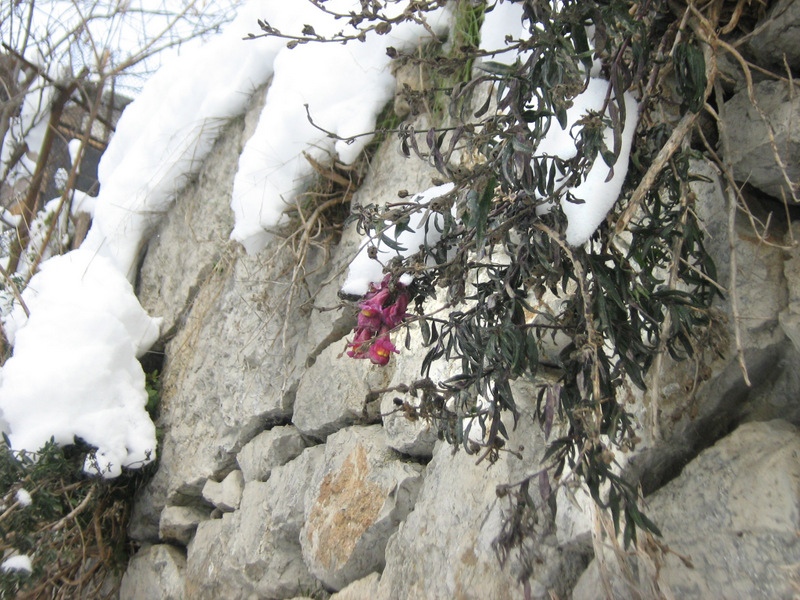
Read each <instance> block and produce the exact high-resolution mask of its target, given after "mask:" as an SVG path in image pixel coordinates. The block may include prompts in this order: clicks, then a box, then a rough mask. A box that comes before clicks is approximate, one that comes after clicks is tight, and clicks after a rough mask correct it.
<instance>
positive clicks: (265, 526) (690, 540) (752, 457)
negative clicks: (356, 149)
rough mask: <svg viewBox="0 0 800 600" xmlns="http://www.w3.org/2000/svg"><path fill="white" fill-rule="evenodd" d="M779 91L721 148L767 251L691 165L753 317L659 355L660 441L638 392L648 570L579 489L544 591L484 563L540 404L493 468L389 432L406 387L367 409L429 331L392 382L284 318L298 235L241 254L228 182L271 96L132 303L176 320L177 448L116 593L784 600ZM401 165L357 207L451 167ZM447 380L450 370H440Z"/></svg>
mask: <svg viewBox="0 0 800 600" xmlns="http://www.w3.org/2000/svg"><path fill="white" fill-rule="evenodd" d="M796 6H797V4H796V3H793V2H791V0H786V1H782V2H777V3H775V7H774V8H773V14H772V15H770V16H768V18H769V19H771V20H770V21H769V23H770V25H769V26H768V27H767V26H765V27H763V28H761V29H759V31H760V33H759V34H758V35H756V36H753V37H752V38H751V39H750V40H749V42H748V46H747V51H748V52H750V53H751V56H752V57H753V58H754V59H756V60H759V61H761V63H762V64H774V63H775V56H774V55H775V48H776V47H777V48H778V49H780V48H786V49H787V50H786V52H787V60H789V61H793V62H792V63H791V64H792V66H793V68H795V69H800V63H799V62H798V60H800V59H798V54H797V52H796V51H795V50H792V49H791V48H796V41H797V39H798V38H797V36H794V35H793V34H792V32H793V31H796V30H797V28H798V27H800V16H798V15H797V9H796ZM787 19H788V21H787ZM781 35H783V36H788V37H784V38H781V39H779V38H778V37H777V36H781ZM733 75H734V76H736V75H735V73H733ZM789 85H790V84H788V83H785V82H780V81H765V82H763V83H757V85H756V88H755V90H754V92H755V97H756V98H757V99H758V105H759V106H760V107H761V111H760V112H759V111H757V110H754V108H753V105H752V103H751V102H750V98H749V95H748V92H747V90H746V89H742V88H741V86H738V87H736V88H735V89H734V91H732V97H731V99H730V100H729V102H728V103H726V104H725V106H724V107H722V110H721V111H720V112H721V114H722V117H723V119H725V122H726V123H728V125H730V127H729V130H730V132H731V135H730V137H729V138H728V140H727V141H726V142H725V144H727V145H726V146H724V147H723V148H722V151H723V152H724V154H725V157H726V160H728V161H729V163H730V164H731V166H732V172H733V173H734V175H735V177H736V178H737V179H739V180H741V181H743V182H744V181H747V182H748V186H752V189H753V190H755V191H754V192H753V194H751V196H753V197H756V200H754V203H753V205H752V207H751V208H752V211H754V212H756V213H758V212H759V211H762V212H763V213H764V214H766V213H770V212H771V213H773V219H774V221H773V227H772V229H770V231H769V232H768V236H769V239H765V238H764V237H761V238H760V237H758V236H756V235H755V234H754V232H753V228H752V224H751V223H750V221H749V219H748V218H746V216H745V215H744V214H743V213H741V212H739V213H738V215H737V218H736V220H735V222H733V224H732V226H729V221H728V214H729V209H730V207H731V203H732V202H735V199H734V197H733V196H732V195H731V192H730V186H729V185H728V182H726V181H725V178H724V177H723V176H722V175H721V174H720V173H719V172H718V171H717V170H716V169H715V168H714V167H713V166H711V164H710V163H706V162H701V161H698V162H696V163H694V164H693V166H692V171H693V173H695V174H696V175H698V176H699V177H698V180H697V181H696V182H695V183H694V184H693V186H692V191H693V192H694V193H695V194H696V196H697V206H698V210H699V211H700V212H701V216H702V217H703V219H704V222H705V226H706V228H707V233H708V245H709V248H710V250H711V252H712V254H713V255H714V257H715V260H716V262H717V265H718V268H719V271H720V282H722V283H723V285H725V286H726V287H728V286H729V285H730V282H731V272H732V271H731V267H732V266H735V269H736V271H735V283H736V287H737V292H738V303H739V309H738V313H737V314H734V312H733V310H732V308H731V302H730V294H729V293H726V294H725V296H724V298H722V299H720V300H719V301H718V304H717V306H716V307H715V308H716V310H717V311H718V314H719V315H720V325H719V326H718V327H717V328H716V329H715V330H714V331H713V332H712V335H710V336H709V339H708V340H707V344H706V346H705V347H704V348H702V349H701V352H699V355H698V356H697V357H696V360H694V361H689V362H684V363H670V362H669V361H668V360H667V361H666V364H665V365H664V367H663V370H662V373H661V375H660V376H659V379H658V390H657V392H658V394H657V400H658V406H659V407H660V410H659V412H658V427H657V429H656V428H652V427H649V426H648V425H647V424H648V423H649V420H650V416H649V415H650V414H651V413H650V411H651V409H652V399H651V398H643V397H641V395H639V394H637V393H635V392H634V391H633V390H632V391H631V393H630V397H629V398H628V400H629V408H630V410H631V411H632V412H633V413H634V414H635V415H636V416H637V419H638V421H639V422H640V423H641V424H642V432H641V438H642V442H641V444H640V445H639V447H638V448H637V450H636V452H635V453H632V454H631V455H630V456H626V457H624V458H625V460H622V457H620V461H621V462H623V463H624V464H625V465H626V466H625V472H626V474H627V476H629V477H630V478H632V479H633V480H634V481H639V482H640V483H641V485H642V488H643V490H644V492H645V494H646V495H647V497H646V503H647V513H648V515H650V516H651V517H652V518H653V519H654V520H655V521H656V523H657V524H658V525H659V526H660V527H661V530H662V532H663V534H664V536H663V538H662V539H657V540H650V541H649V542H648V541H647V540H646V543H643V546H642V547H643V548H644V549H643V550H642V551H641V552H639V553H638V554H634V555H627V556H623V555H621V554H620V553H619V552H615V551H614V547H613V544H612V545H611V546H606V547H605V549H603V547H601V546H599V545H598V544H597V540H598V539H599V538H598V533H599V531H600V528H601V527H602V524H603V520H602V518H601V516H598V515H597V514H596V512H595V511H594V510H593V509H592V506H591V502H590V501H588V499H587V498H588V497H587V495H586V493H585V492H584V491H583V490H582V489H581V488H580V486H577V485H576V486H564V487H562V488H561V490H560V491H559V494H558V496H557V503H556V510H555V512H553V511H551V510H550V508H549V507H548V506H547V505H545V504H542V505H541V506H539V509H540V510H539V514H540V517H541V522H540V523H538V524H537V527H538V529H539V531H540V535H539V536H538V537H537V545H536V547H535V548H532V549H530V548H529V552H528V553H527V554H526V556H527V557H528V558H530V557H531V556H533V557H535V560H533V561H532V562H533V564H532V565H531V569H532V573H533V575H532V577H531V578H529V579H527V580H526V581H524V582H522V583H520V581H519V577H518V575H519V568H520V561H519V558H520V557H518V556H511V557H509V558H508V560H506V561H505V562H504V563H502V564H501V561H500V560H498V556H497V554H496V553H495V551H494V546H493V541H494V540H495V539H496V538H497V536H498V535H499V533H500V531H501V525H502V523H503V521H504V519H505V518H506V517H507V516H508V515H507V510H508V506H509V505H508V503H507V500H506V499H503V498H500V497H498V495H497V493H496V487H497V486H498V485H500V484H505V483H509V482H515V481H519V480H521V479H523V478H524V477H526V476H528V475H530V474H532V473H535V472H536V471H537V470H538V469H539V468H540V466H539V465H540V461H541V459H542V456H543V453H544V450H545V448H546V441H545V439H544V436H543V433H542V432H541V431H540V429H539V427H538V425H537V424H536V423H535V422H534V419H533V406H534V402H535V390H534V389H532V388H526V387H524V386H520V387H519V388H518V390H517V391H516V394H515V395H516V397H517V399H518V402H519V404H520V410H521V418H520V422H519V424H518V425H517V427H516V429H514V430H513V433H512V434H511V439H510V441H509V447H510V448H514V449H519V451H518V454H519V456H516V455H515V454H512V453H502V454H501V458H500V460H498V461H497V462H496V463H495V464H494V465H492V466H489V465H487V464H486V463H485V462H484V463H477V461H476V457H475V456H469V455H467V454H466V453H464V452H463V451H457V450H456V449H454V448H452V447H450V446H448V445H447V444H445V443H444V442H442V441H439V440H438V438H437V435H436V431H435V429H433V428H432V426H431V425H430V424H426V423H425V422H423V421H411V420H409V419H406V418H405V417H404V416H403V415H401V414H397V413H394V412H393V409H394V403H393V399H394V396H395V395H396V394H383V395H382V396H381V395H378V399H377V400H375V399H374V397H373V396H374V395H371V394H370V392H371V391H372V390H377V389H383V388H387V387H392V386H394V385H396V384H398V383H401V382H406V381H408V380H409V379H411V378H412V377H414V376H415V375H416V373H418V372H419V365H420V361H421V359H422V355H421V353H420V351H414V350H413V349H414V348H420V347H421V344H420V343H419V340H420V333H419V331H418V330H417V329H416V328H415V326H414V325H412V326H411V332H410V335H411V340H412V343H411V348H412V350H411V351H407V350H405V349H403V350H402V351H401V353H400V354H399V355H398V356H396V357H394V358H393V359H392V361H391V362H390V363H389V365H388V366H386V367H379V366H374V365H371V364H370V363H369V362H368V361H355V360H351V359H348V358H347V357H346V356H345V357H343V356H342V355H343V352H344V350H345V343H346V342H345V340H344V337H345V336H346V335H347V334H348V332H349V330H350V328H351V327H352V325H353V323H354V320H355V317H354V315H352V314H349V313H347V311H346V310H344V311H342V310H334V311H319V310H314V311H311V312H310V313H309V312H308V311H304V310H301V309H300V308H299V306H300V304H301V303H300V302H299V301H298V300H304V299H305V297H302V298H300V297H298V296H294V297H293V299H294V301H293V302H291V303H290V302H289V300H288V298H289V294H290V290H291V289H292V288H291V273H292V266H293V264H294V263H293V260H294V256H293V254H292V253H291V252H290V251H288V250H287V247H286V246H285V244H284V243H283V240H282V239H281V238H279V237H276V238H275V239H274V241H273V243H272V244H271V246H270V247H268V248H266V249H265V250H264V251H262V252H261V253H260V254H259V255H258V256H247V255H245V254H244V253H243V251H242V250H241V248H239V247H237V246H236V245H234V244H232V243H230V242H229V241H228V233H229V231H230V229H231V226H232V222H231V216H230V210H229V207H228V202H229V198H230V192H231V186H232V179H233V174H234V171H235V169H236V164H237V159H238V155H239V152H240V151H241V148H242V143H243V140H245V139H246V138H247V136H248V135H250V134H251V133H252V130H253V127H254V120H255V119H256V118H257V116H258V113H259V110H260V108H261V104H260V102H262V101H263V95H264V91H263V90H260V91H259V92H257V93H256V94H255V95H254V99H253V104H252V106H251V107H250V109H249V111H248V114H247V115H246V116H245V117H244V118H243V119H240V120H238V121H236V122H234V123H231V124H230V125H229V126H228V128H227V130H226V131H225V133H224V134H223V135H222V136H221V137H220V139H219V141H218V142H217V145H216V147H215V148H214V151H213V153H212V155H211V156H210V157H209V159H208V160H207V162H206V166H205V168H204V169H203V171H202V172H201V174H200V176H199V178H198V179H197V180H196V181H195V182H193V183H191V184H190V185H189V186H188V187H187V188H186V189H185V190H184V192H183V193H182V194H181V196H180V199H179V201H178V202H177V203H176V206H175V208H174V209H173V210H172V211H171V212H170V213H169V214H167V215H165V218H164V220H163V222H162V224H161V226H160V229H159V230H158V231H157V233H156V234H155V235H154V237H153V239H152V240H151V241H150V244H149V247H148V250H147V254H146V257H145V259H144V263H143V265H142V267H141V272H140V275H139V280H138V292H139V295H140V298H141V301H142V303H143V305H144V307H145V308H146V309H147V310H148V311H149V312H150V313H151V314H156V315H158V316H162V317H164V318H165V329H164V336H163V339H162V341H161V345H160V347H159V348H158V349H157V353H163V357H164V365H163V375H162V381H163V393H162V400H161V408H160V410H161V414H160V417H159V420H158V423H157V424H158V427H159V428H160V431H161V432H162V438H161V441H160V443H161V448H160V462H159V467H158V471H157V472H156V474H155V476H154V478H153V479H152V480H151V481H150V482H149V483H148V484H147V486H146V487H145V488H144V489H143V490H142V491H141V493H140V494H139V496H138V497H137V499H136V503H135V507H134V516H133V520H132V523H131V526H130V533H131V536H132V538H133V539H134V540H136V541H137V542H139V543H140V544H141V548H140V550H139V551H138V553H137V554H136V555H135V556H134V557H133V559H132V560H131V562H130V565H129V567H128V570H127V573H126V574H125V576H124V578H123V583H122V588H121V594H120V597H121V598H122V599H123V600H144V599H150V598H168V599H176V600H177V599H184V598H185V599H192V600H194V599H203V598H209V599H211V598H213V599H215V600H216V599H223V598H224V599H248V600H250V599H256V598H258V599H272V598H275V599H284V598H300V597H313V598H322V597H328V596H329V595H330V594H332V596H331V597H332V598H334V599H336V600H368V599H369V600H373V599H379V600H414V599H420V600H422V599H442V600H444V599H458V600H466V599H475V600H479V599H481V600H482V599H488V598H492V599H501V600H502V599H513V598H527V597H530V598H570V597H573V598H575V599H576V600H577V599H584V598H587V599H588V598H602V597H607V596H610V597H617V598H633V597H641V598H651V597H659V596H658V594H665V596H666V597H675V598H697V599H701V598H791V597H793V596H792V594H793V593H794V591H793V590H795V589H796V586H797V581H798V578H800V573H798V571H797V565H798V564H800V545H798V542H797V531H800V467H799V466H798V465H800V462H798V454H800V432H798V430H797V429H796V428H795V426H800V402H798V397H799V395H800V369H798V366H799V365H800V277H799V276H800V272H799V271H800V251H798V250H797V249H796V248H793V249H792V240H798V239H800V226H798V225H795V224H789V223H786V222H785V221H786V219H785V218H783V217H782V216H781V215H783V214H785V213H786V211H785V210H784V209H783V208H780V210H776V207H779V206H780V205H779V204H777V203H776V200H775V198H776V197H778V198H779V197H780V196H781V195H785V196H786V197H787V200H789V201H790V202H791V195H792V194H791V192H794V193H795V194H797V188H796V186H795V188H794V190H792V189H791V188H790V187H789V183H788V182H787V181H786V179H785V178H784V176H783V173H782V172H781V171H780V170H779V169H777V168H776V166H775V160H772V161H770V160H767V158H764V157H765V156H767V155H771V154H772V152H771V149H772V146H770V147H769V148H765V147H764V144H765V141H764V140H765V138H769V135H767V134H765V131H767V133H769V131H771V132H772V134H773V135H774V136H776V140H777V145H778V148H779V150H780V152H782V153H784V154H782V155H781V156H782V160H783V162H784V163H785V165H787V169H786V173H787V174H788V175H789V178H790V180H792V179H793V180H794V181H796V179H797V165H798V156H799V155H800V151H798V148H800V130H799V129H798V124H799V123H800V117H798V115H800V111H798V106H797V98H798V97H800V94H798V93H797V92H798V90H797V89H795V90H794V92H793V93H790V89H789V87H788V86H789ZM762 113H764V114H762ZM792 116H794V117H795V118H792ZM762 117H766V119H767V122H769V126H767V125H765V120H764V119H763V118H762ZM765 128H766V129H765ZM396 146H397V144H396V142H395V141H394V140H391V139H390V140H388V141H387V142H385V143H384V144H383V145H382V146H381V148H380V149H379V150H378V152H377V155H376V156H375V157H374V158H373V159H372V163H371V166H370V169H369V173H368V175H367V177H366V179H365V181H364V182H363V184H362V186H361V187H360V189H359V190H358V192H357V193H356V195H355V197H354V199H353V201H354V202H361V203H371V202H377V203H386V202H390V201H393V200H394V199H396V198H397V192H398V190H401V189H405V190H409V191H412V192H413V191H417V190H423V189H425V188H427V187H429V186H430V185H431V183H432V179H433V178H434V177H436V176H437V174H436V173H435V172H434V171H433V170H432V169H430V168H429V167H428V166H426V165H425V164H424V163H422V162H420V161H418V160H414V159H406V158H403V157H402V155H401V154H400V152H398V149H397V147H396ZM767 157H768V156H767ZM773 159H774V156H773ZM748 189H750V188H748ZM768 196H772V198H770V197H768ZM771 203H774V204H773V205H772V206H771ZM776 215H777V216H776ZM781 218H783V223H779V222H778V221H779V220H780V219H781ZM357 247H358V236H357V234H356V232H355V231H354V230H353V229H352V228H350V229H346V230H345V232H344V235H343V238H342V240H341V242H340V243H339V244H338V245H337V246H336V247H335V248H334V249H333V250H334V251H333V256H332V257H331V259H330V261H329V262H327V263H325V264H324V265H323V263H322V256H321V255H313V256H311V257H310V258H309V261H310V262H309V267H314V266H321V265H322V267H321V270H319V271H317V272H316V273H315V274H314V275H313V276H312V278H311V280H310V281H309V283H310V287H311V288H312V289H315V288H317V287H319V293H318V295H317V296H316V297H315V299H314V304H315V306H317V307H333V306H336V305H337V304H338V302H339V300H338V297H337V292H338V289H339V286H340V285H341V283H342V281H343V276H344V271H345V268H346V265H347V263H348V261H349V259H350V258H352V257H353V256H354V254H355V251H356V249H357ZM787 248H790V249H789V250H787ZM731 249H733V250H731ZM732 253H733V257H732ZM732 258H733V259H734V260H731V259H732ZM294 293H299V292H294ZM735 322H738V324H739V329H740V337H741V350H742V354H743V357H744V360H745V363H746V365H747V371H748V376H749V380H750V385H749V386H748V385H747V383H746V381H745V378H744V375H743V371H742V369H741V368H740V365H739V363H738V361H737V352H736V347H735V343H734V339H735V333H736V332H735V330H734V323H735ZM447 368H448V367H447V366H444V367H442V370H441V371H440V372H439V373H437V375H438V376H439V377H441V378H444V377H446V376H447V373H446V370H447ZM651 377H652V375H651ZM651 381H652V379H651ZM511 429H512V428H511V424H509V430H511ZM655 431H657V432H658V435H655V434H654V432H655ZM593 541H594V542H593ZM647 544H650V546H649V547H648V545H647ZM648 548H649V549H648ZM587 565H588V567H587ZM637 594H640V595H637ZM669 594H672V596H669Z"/></svg>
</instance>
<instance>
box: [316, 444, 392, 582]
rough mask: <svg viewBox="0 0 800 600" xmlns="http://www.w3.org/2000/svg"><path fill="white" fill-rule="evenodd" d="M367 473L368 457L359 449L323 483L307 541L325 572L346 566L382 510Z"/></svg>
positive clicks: (381, 500) (380, 495)
mask: <svg viewBox="0 0 800 600" xmlns="http://www.w3.org/2000/svg"><path fill="white" fill-rule="evenodd" d="M369 471H370V468H369V465H368V464H367V453H366V451H365V450H364V448H363V446H358V447H357V448H355V449H354V450H353V451H352V452H351V453H350V454H348V455H347V458H345V459H344V462H343V463H342V466H341V467H339V469H338V470H337V471H335V472H333V473H328V474H327V475H326V476H325V478H324V479H323V480H322V485H320V488H319V494H318V495H317V500H316V502H315V503H314V507H313V508H312V509H311V514H310V515H309V517H308V524H307V528H306V537H307V539H308V541H309V542H311V543H312V545H313V546H315V548H316V554H317V556H318V557H319V560H320V562H321V563H322V565H323V566H324V567H325V568H326V569H330V568H331V566H332V565H334V568H335V567H338V566H340V565H342V564H344V563H346V562H347V560H348V559H349V558H350V555H351V554H352V553H353V550H354V549H355V547H356V543H357V542H358V539H359V538H360V537H361V536H362V535H363V533H364V532H365V531H366V530H367V529H368V528H369V527H370V526H371V525H372V524H373V523H374V522H375V519H376V518H377V516H378V513H379V512H380V510H381V507H382V506H383V503H384V499H385V498H384V496H385V494H384V493H383V492H382V490H381V488H380V487H379V486H378V485H376V484H375V483H373V482H371V481H367V479H366V476H367V475H368V474H369ZM315 540H316V544H314V541H315Z"/></svg>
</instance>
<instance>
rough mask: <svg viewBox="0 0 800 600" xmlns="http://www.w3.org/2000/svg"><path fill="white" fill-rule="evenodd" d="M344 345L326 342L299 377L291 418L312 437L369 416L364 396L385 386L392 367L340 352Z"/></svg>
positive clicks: (320, 438) (323, 437)
mask: <svg viewBox="0 0 800 600" xmlns="http://www.w3.org/2000/svg"><path fill="white" fill-rule="evenodd" d="M343 349H344V347H343V345H342V346H339V345H338V344H336V345H332V346H328V347H327V348H326V349H325V350H323V351H322V352H321V353H320V355H319V356H318V357H317V360H316V362H315V363H314V365H313V366H312V367H310V368H309V369H308V370H307V371H306V372H305V373H304V374H303V378H302V379H301V380H300V384H299V386H298V388H297V394H296V396H295V405H294V417H293V419H292V422H293V423H294V425H295V426H296V427H297V428H298V429H299V430H300V431H301V432H302V433H303V435H306V436H308V437H310V438H312V439H316V440H324V439H325V438H326V437H327V436H328V435H330V434H331V433H333V432H334V431H338V430H340V429H342V428H344V427H348V426H350V425H353V424H355V423H363V422H365V421H368V420H369V412H370V410H369V407H368V406H367V396H368V394H369V393H370V392H371V391H372V390H378V389H383V388H386V387H387V385H388V384H389V379H390V377H391V374H392V372H393V370H394V367H393V366H391V363H389V365H388V366H386V367H381V366H378V365H373V364H371V363H370V361H368V360H353V359H351V358H349V357H348V356H340V355H341V353H342V351H343Z"/></svg>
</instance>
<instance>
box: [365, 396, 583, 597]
mask: <svg viewBox="0 0 800 600" xmlns="http://www.w3.org/2000/svg"><path fill="white" fill-rule="evenodd" d="M515 398H516V399H517V402H518V405H519V408H520V410H521V413H522V415H521V417H520V421H519V423H518V425H517V428H516V430H514V429H513V426H512V424H511V423H507V429H508V430H509V432H511V439H510V440H509V442H508V444H507V448H509V449H513V450H514V451H515V452H519V455H520V456H521V458H518V457H517V456H516V455H515V454H512V453H511V452H501V453H500V454H499V457H498V460H497V461H496V462H495V463H494V464H489V461H487V460H484V461H481V462H480V463H478V456H476V455H468V454H467V453H466V452H465V451H464V450H463V448H462V449H458V448H454V447H452V446H450V445H448V444H446V443H444V442H438V443H437V445H436V448H435V449H434V452H433V459H432V460H431V462H430V463H429V464H428V466H427V467H426V470H425V479H424V481H423V483H422V488H421V490H420V493H419V497H418V498H417V503H416V505H415V507H414V510H413V511H412V512H411V514H409V516H408V518H406V520H405V521H404V522H403V523H402V524H401V525H400V527H399V528H398V530H397V533H396V534H395V535H394V536H392V538H391V539H390V540H389V544H388V545H387V547H386V568H385V569H384V571H383V574H382V575H381V579H380V582H379V585H378V589H377V593H376V594H375V596H374V598H380V599H381V600H450V599H452V598H459V599H461V600H484V599H486V598H492V599H493V600H511V599H517V598H523V597H525V585H527V586H528V588H529V590H530V593H531V597H532V598H542V599H544V598H551V597H553V595H555V597H564V594H565V593H566V590H567V589H569V587H570V586H571V583H572V582H573V581H575V580H576V579H577V576H578V574H579V573H580V571H581V570H582V569H583V568H584V565H585V563H584V562H583V559H582V557H581V555H580V554H577V553H572V552H570V551H562V550H561V549H559V548H558V546H557V542H556V537H555V533H554V526H553V521H552V514H551V513H550V511H549V509H548V508H547V506H546V505H545V504H544V502H543V501H542V500H541V498H540V494H539V490H538V489H537V487H538V477H535V478H534V483H533V484H532V485H531V489H530V495H531V498H532V499H533V500H534V502H535V504H536V507H537V508H536V518H537V526H536V539H533V538H531V539H530V540H529V542H527V543H526V544H525V548H526V551H525V552H524V555H520V553H519V551H518V550H515V551H513V552H511V554H510V555H509V557H508V560H507V561H506V562H505V564H502V563H501V562H500V560H499V558H498V553H497V551H496V545H495V543H496V540H497V539H498V538H499V536H500V534H501V531H502V527H503V523H504V521H505V519H506V517H508V516H509V512H508V510H509V503H508V500H507V499H502V498H499V497H498V495H497V492H496V488H497V486H498V485H499V484H508V483H515V482H519V481H522V480H523V479H524V478H525V477H529V476H532V475H535V474H536V473H537V472H538V471H539V470H540V469H541V467H542V465H541V459H542V456H543V454H544V451H545V449H546V447H547V443H546V441H545V440H544V436H543V434H542V431H541V429H540V427H539V425H538V423H534V421H533V418H532V417H531V414H532V412H531V408H532V404H533V402H534V401H535V396H534V390H532V389H526V388H524V387H522V386H519V387H518V388H517V389H516V390H515ZM513 490H515V488H512V491H513ZM524 564H528V565H529V566H530V567H531V570H532V574H530V575H529V576H527V577H526V576H524V575H523V571H522V568H523V567H522V565H524ZM521 576H522V579H523V580H525V581H526V583H521V582H520V577H521Z"/></svg>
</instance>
